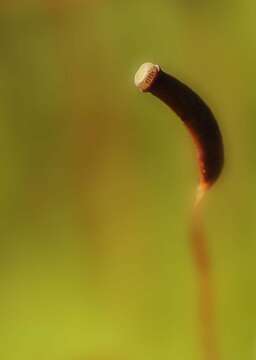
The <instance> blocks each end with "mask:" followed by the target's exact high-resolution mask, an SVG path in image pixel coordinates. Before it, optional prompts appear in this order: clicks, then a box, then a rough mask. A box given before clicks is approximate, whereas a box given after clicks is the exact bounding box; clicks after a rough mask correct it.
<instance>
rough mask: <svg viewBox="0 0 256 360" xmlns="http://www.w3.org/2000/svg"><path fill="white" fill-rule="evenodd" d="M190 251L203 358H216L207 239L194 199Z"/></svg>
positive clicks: (210, 267)
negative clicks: (195, 278)
mask: <svg viewBox="0 0 256 360" xmlns="http://www.w3.org/2000/svg"><path fill="white" fill-rule="evenodd" d="M190 240H191V251H192V256H193V260H194V264H195V268H196V271H197V282H198V292H199V293H198V298H199V299H198V307H199V309H198V312H199V322H200V331H201V343H202V349H203V353H204V357H203V358H204V359H205V360H218V359H219V353H218V349H217V341H216V334H215V300H214V287H213V282H212V266H211V259H210V256H209V250H208V248H207V240H206V237H205V233H204V231H203V227H202V222H201V201H199V202H198V201H197V200H196V205H195V207H194V209H193V214H192V224H191V234H190Z"/></svg>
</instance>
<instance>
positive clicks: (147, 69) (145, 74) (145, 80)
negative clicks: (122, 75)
mask: <svg viewBox="0 0 256 360" xmlns="http://www.w3.org/2000/svg"><path fill="white" fill-rule="evenodd" d="M159 71H160V67H159V65H154V64H152V63H149V62H148V63H145V64H142V65H141V66H140V68H139V70H138V71H137V72H136V74H135V78H134V83H135V85H136V86H137V88H138V89H139V90H140V91H143V92H145V91H147V90H149V88H150V87H151V85H152V84H153V82H154V81H155V79H156V78H157V75H158V73H159Z"/></svg>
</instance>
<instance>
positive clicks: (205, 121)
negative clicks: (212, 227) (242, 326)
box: [135, 63, 224, 360]
mask: <svg viewBox="0 0 256 360" xmlns="http://www.w3.org/2000/svg"><path fill="white" fill-rule="evenodd" d="M135 85H136V86H137V87H138V88H139V90H140V91H142V92H149V93H151V94H152V95H154V96H156V97H157V98H158V99H160V100H161V101H162V102H164V103H165V104H166V105H167V106H168V107H169V108H171V109H172V110H173V111H174V112H175V113H176V114H177V115H178V116H179V117H180V119H181V120H182V122H183V123H184V125H185V127H186V128H187V129H188V131H189V132H190V134H191V135H192V139H193V141H194V143H195V146H196V150H197V159H198V165H199V185H198V188H197V191H196V197H195V202H194V206H193V211H192V221H191V232H190V240H191V249H192V255H193V259H194V263H195V267H196V269H197V274H198V286H199V317H200V324H201V338H202V347H203V354H204V359H205V360H218V359H219V354H218V350H217V344H216V339H215V330H214V327H215V321H214V318H215V315H214V291H213V286H212V280H211V264H210V256H209V253H208V250H207V244H206V239H205V236H204V233H203V230H202V225H201V219H200V218H201V217H200V208H201V206H200V204H201V200H202V198H203V196H204V195H205V193H206V191H207V190H208V189H209V188H210V187H211V186H212V185H213V184H214V183H215V182H216V180H217V179H218V177H219V175H220V173H221V171H222V168H223V164H224V150H223V141H222V136H221V132H220V129H219V126H218V123H217V121H216V119H215V117H214V115H213V113H212V111H211V110H210V109H209V107H208V106H207V105H206V103H205V102H204V101H203V100H202V99H201V98H200V97H199V96H198V95H197V94H196V93H195V92H194V91H193V90H192V89H190V88H189V87H188V86H187V85H185V84H183V83H182V82H181V81H179V80H177V79H176V78H175V77H173V76H171V75H169V74H167V73H165V72H164V71H163V70H162V69H161V68H160V67H159V65H154V64H152V63H145V64H143V65H142V66H141V67H140V68H139V70H138V71H137V73H136V75H135Z"/></svg>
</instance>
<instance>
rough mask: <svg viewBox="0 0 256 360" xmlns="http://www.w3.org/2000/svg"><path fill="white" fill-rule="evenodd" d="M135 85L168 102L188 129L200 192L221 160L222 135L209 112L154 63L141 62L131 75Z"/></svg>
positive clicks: (210, 181)
mask: <svg viewBox="0 0 256 360" xmlns="http://www.w3.org/2000/svg"><path fill="white" fill-rule="evenodd" d="M135 84H136V86H137V87H138V88H139V89H140V90H141V91H143V92H150V93H151V94H153V95H155V96H156V97H157V98H159V99H160V100H162V101H163V102H164V103H165V104H166V105H168V106H169V107H170V108H171V109H172V110H173V111H174V112H175V113H176V114H177V115H178V116H179V117H180V118H181V120H182V121H183V123H184V124H185V126H186V127H187V128H188V130H189V131H190V133H191V135H192V137H193V140H194V142H195V144H196V148H197V153H198V162H199V168H200V185H199V190H200V191H201V192H204V191H205V190H206V189H208V188H209V187H210V186H211V185H212V184H213V183H214V182H215V181H216V180H217V178H218V177H219V175H220V173H221V170H222V167H223V163H224V151H223V142H222V136H221V133H220V129H219V127H218V124H217V121H216V119H215V117H214V115H213V113H212V112H211V110H210V109H209V107H208V106H207V105H206V104H205V102H204V101H203V100H202V99H201V98H200V97H199V96H198V95H197V94H196V93H195V92H194V91H193V90H191V89H190V88H189V87H188V86H186V85H185V84H183V83H182V82H181V81H179V80H177V79H176V78H174V77H173V76H171V75H168V74H166V73H165V72H164V71H163V70H161V69H160V67H159V66H158V65H154V64H151V63H145V64H143V65H142V66H141V67H140V68H139V70H138V71H137V73H136V75H135Z"/></svg>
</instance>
